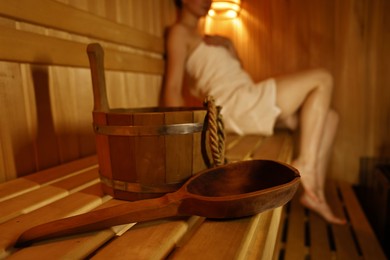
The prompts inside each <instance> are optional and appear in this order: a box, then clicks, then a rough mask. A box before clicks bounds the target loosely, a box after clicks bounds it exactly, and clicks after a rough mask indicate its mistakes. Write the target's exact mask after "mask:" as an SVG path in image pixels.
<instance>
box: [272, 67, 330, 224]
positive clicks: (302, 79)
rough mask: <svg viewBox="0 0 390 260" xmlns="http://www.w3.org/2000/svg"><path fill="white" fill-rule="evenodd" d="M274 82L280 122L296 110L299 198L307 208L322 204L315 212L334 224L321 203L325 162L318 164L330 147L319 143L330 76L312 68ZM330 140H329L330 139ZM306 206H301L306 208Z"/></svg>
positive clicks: (294, 163)
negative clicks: (299, 174) (297, 117)
mask: <svg viewBox="0 0 390 260" xmlns="http://www.w3.org/2000/svg"><path fill="white" fill-rule="evenodd" d="M276 81H277V105H278V106H279V107H280V108H281V111H282V112H281V115H280V120H281V121H288V120H290V119H291V118H292V117H293V116H294V115H295V114H297V113H298V110H300V111H299V112H300V129H301V136H300V147H299V155H298V157H297V158H296V159H295V160H294V162H293V165H294V166H295V167H296V168H298V169H299V171H300V173H301V176H302V179H301V181H302V185H303V187H304V190H305V193H304V195H303V197H304V198H307V199H306V201H310V202H311V203H310V205H313V203H324V204H323V206H324V207H321V209H318V210H316V211H317V212H318V213H320V214H321V215H322V216H323V217H324V218H326V219H327V220H329V221H331V222H334V223H336V222H337V221H333V220H334V219H333V218H330V217H329V216H333V213H332V212H331V211H330V208H329V207H328V205H327V204H326V201H325V200H323V199H324V196H323V194H324V191H323V182H324V175H325V173H326V163H325V162H321V163H319V161H320V160H323V157H324V156H325V154H326V155H327V154H329V151H328V150H330V148H331V145H327V143H322V140H324V139H323V137H324V136H323V135H324V132H325V131H324V129H326V128H329V126H327V123H328V122H327V121H328V114H329V111H330V109H329V105H330V100H331V96H332V88H333V82H332V77H331V75H330V74H329V73H328V72H327V71H325V70H321V69H316V70H308V71H304V72H300V73H295V74H291V75H287V76H283V77H280V78H277V79H276ZM336 127H337V124H336ZM326 131H329V129H327V130H326ZM332 135H333V136H334V134H333V133H331V135H330V137H332ZM330 139H332V140H333V137H332V138H330ZM332 140H331V142H330V143H332ZM328 143H329V142H328ZM324 150H326V151H324ZM319 156H321V158H320V157H319ZM309 199H310V200H309ZM322 200H323V201H322ZM306 204H307V205H305V206H309V204H308V203H306ZM311 208H313V207H311Z"/></svg>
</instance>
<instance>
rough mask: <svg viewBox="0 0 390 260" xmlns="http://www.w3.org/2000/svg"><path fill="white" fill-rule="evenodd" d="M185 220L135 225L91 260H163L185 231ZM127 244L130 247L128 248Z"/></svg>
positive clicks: (186, 226)
mask: <svg viewBox="0 0 390 260" xmlns="http://www.w3.org/2000/svg"><path fill="white" fill-rule="evenodd" d="M187 228H188V225H187V218H184V219H179V220H168V221H164V220H161V221H153V222H149V223H143V224H137V225H136V226H134V227H133V228H132V229H131V230H129V231H127V232H126V233H125V234H123V235H122V236H121V237H118V238H116V239H115V240H114V241H112V242H111V243H110V244H109V245H107V246H106V247H104V248H103V249H101V250H99V252H98V253H97V254H96V255H95V256H93V257H92V259H110V258H114V259H115V258H116V259H119V258H121V257H123V256H133V257H135V258H137V259H164V258H165V257H166V256H167V255H168V254H169V253H170V251H171V250H172V249H173V248H174V247H175V245H176V243H177V242H178V241H179V239H180V238H181V237H182V236H183V235H184V234H185V232H186V231H187ZM129 243H130V245H131V246H129Z"/></svg>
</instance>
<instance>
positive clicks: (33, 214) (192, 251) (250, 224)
mask: <svg viewBox="0 0 390 260" xmlns="http://www.w3.org/2000/svg"><path fill="white" fill-rule="evenodd" d="M31 5H33V6H31ZM29 7H30V8H29ZM42 14H45V15H42ZM59 14H60V15H59ZM0 15H1V16H3V17H7V19H8V18H9V19H14V20H18V21H19V20H20V21H27V22H29V23H31V24H36V25H40V26H44V27H48V28H54V29H56V30H59V31H64V32H67V33H73V34H76V35H79V36H82V37H87V38H86V39H87V40H85V38H83V41H81V42H79V41H77V42H76V41H70V40H67V39H63V38H58V37H56V36H55V35H54V36H46V35H40V34H35V33H31V32H25V31H22V30H17V29H14V28H9V27H4V26H1V27H0V28H1V32H2V33H1V34H0V60H4V61H11V62H24V63H28V64H40V65H45V66H46V65H47V66H51V65H56V66H72V67H88V66H89V65H88V59H87V55H86V45H87V43H89V42H91V41H98V42H100V43H101V44H102V45H103V46H104V48H105V53H106V55H105V56H106V63H105V67H106V69H107V70H112V71H114V70H119V71H130V72H132V73H153V74H155V75H157V76H158V77H161V76H162V74H163V71H164V70H163V66H164V62H163V55H162V53H163V50H164V48H163V41H162V39H161V38H158V37H155V36H151V35H149V34H147V33H144V32H141V31H138V30H134V29H132V28H129V27H126V26H123V25H119V24H116V23H113V22H110V21H108V20H105V19H103V18H101V17H97V16H95V15H92V14H90V13H87V12H83V11H81V10H78V9H75V8H72V7H70V6H68V5H64V4H60V3H57V2H54V1H48V0H36V1H13V2H12V4H10V2H9V1H0ZM63 16H69V17H72V19H65V22H64V19H59V17H63ZM85 24H88V25H93V26H95V27H98V28H100V30H99V31H94V30H91V28H90V27H88V26H85ZM59 35H61V34H60V33H59ZM49 47H50V48H49ZM134 48H136V49H142V50H141V51H134V50H133V49H134ZM21 50H23V51H21ZM83 87H86V88H88V91H91V92H92V86H91V85H90V86H83ZM91 96H92V95H91ZM91 112H92V107H91ZM91 134H93V133H92V127H91ZM292 144H293V140H292V136H291V134H290V133H288V132H286V131H280V132H277V134H275V135H274V136H271V137H267V138H265V137H262V136H234V135H230V136H228V138H227V147H226V157H227V158H228V160H229V161H237V160H248V159H273V160H279V161H282V162H287V163H288V162H290V160H291V158H292V153H293V145H292ZM330 186H331V185H330ZM331 187H332V186H331ZM341 187H343V189H341V191H343V193H342V194H344V191H346V194H347V195H343V198H347V199H345V200H344V201H345V202H348V205H349V206H347V207H346V208H347V209H348V208H349V207H352V208H353V209H352V210H351V211H348V212H350V213H351V214H350V215H352V216H354V217H353V218H352V217H351V218H350V220H351V224H352V225H351V226H353V227H354V228H355V232H354V234H355V235H354V236H352V239H353V237H355V238H356V237H357V238H358V239H355V240H353V241H358V243H355V244H359V248H360V251H357V253H358V256H360V257H361V256H363V257H365V258H367V259H369V258H370V257H371V256H373V255H377V256H378V255H379V256H382V255H381V254H380V252H381V251H380V249H378V247H376V245H377V243H375V239H373V234H372V231H370V230H371V229H370V227H369V226H368V225H364V224H363V225H362V223H364V221H362V219H363V220H364V214H362V213H361V212H359V211H358V210H356V209H354V208H358V205H357V206H356V200H354V195H353V194H352V193H350V186H348V185H343V186H341ZM333 192H335V189H333ZM348 192H349V193H348ZM336 194H338V193H336ZM333 197H337V196H333ZM332 201H333V200H332ZM334 201H337V199H334ZM350 201H352V202H350ZM118 203H123V202H122V201H119V200H115V199H112V198H111V197H110V196H108V195H105V194H103V193H102V191H101V189H100V184H99V177H98V164H97V158H96V156H94V155H92V156H88V157H84V158H81V159H78V160H74V161H72V162H69V163H65V164H62V165H59V166H55V167H51V168H49V169H46V170H43V171H39V172H37V173H34V174H31V175H28V176H25V177H21V178H17V179H14V180H11V181H8V182H5V183H2V184H0V208H1V215H0V222H1V224H0V258H5V257H8V258H10V259H18V258H19V259H26V258H29V259H34V258H37V259H39V258H42V257H45V258H51V259H55V258H70V259H81V258H95V259H107V258H132V259H151V258H153V259H161V258H171V259H190V258H191V259H258V258H262V259H272V258H274V259H276V258H278V257H285V258H289V257H290V256H291V257H292V258H294V254H297V252H298V253H299V254H300V255H299V256H298V259H299V258H300V256H302V258H303V257H304V255H307V251H308V248H310V253H311V250H312V249H313V250H314V248H318V247H317V246H315V245H314V242H313V243H312V244H311V245H310V246H308V245H307V243H306V244H304V243H303V242H305V241H306V240H305V238H304V236H303V237H302V236H301V235H300V234H305V230H306V227H307V224H300V225H296V224H295V223H307V222H309V221H306V220H307V217H305V215H304V214H302V212H304V211H303V209H302V208H299V206H296V205H298V204H297V203H296V200H293V202H292V203H291V205H290V206H289V207H286V208H285V209H283V208H282V207H280V208H277V209H274V210H269V211H266V212H264V213H261V214H258V215H255V216H252V217H249V218H241V219H234V220H225V221H215V220H209V219H204V218H201V217H197V216H193V217H190V218H171V219H164V220H159V221H152V222H147V223H138V224H134V223H129V224H126V225H121V226H116V227H112V228H111V229H107V230H102V231H97V232H92V233H88V234H80V235H75V236H71V237H64V238H60V239H55V240H50V241H45V242H42V243H37V244H34V245H32V246H29V247H26V248H14V247H13V244H14V242H15V241H16V239H17V237H18V236H19V235H20V234H21V233H22V232H23V231H24V230H26V229H28V228H30V227H32V226H35V225H37V224H40V223H44V222H47V221H50V220H54V219H58V218H63V217H67V216H71V215H76V214H80V213H83V212H87V211H91V210H94V209H98V208H102V207H108V206H110V205H115V204H118ZM335 203H336V202H335ZM336 204H337V203H336ZM295 208H297V210H294V209H295ZM356 212H357V213H356ZM312 218H313V219H316V220H313V221H316V223H317V222H319V223H322V224H318V225H315V224H313V226H312V227H316V228H319V229H321V227H322V230H323V229H324V227H326V224H325V223H324V222H323V221H322V220H321V219H318V218H316V217H315V215H314V214H313V215H311V214H310V223H312ZM294 219H295V220H294ZM294 221H295V222H294ZM305 221H306V222H305ZM283 223H284V227H285V228H284V229H283V228H282V224H283ZM286 223H287V224H286ZM351 226H350V225H348V226H346V227H333V226H332V227H331V229H332V230H334V232H333V234H334V235H335V239H334V241H335V244H336V245H337V251H335V250H334V249H333V248H332V249H330V250H328V252H330V254H333V253H334V252H336V253H337V254H338V253H339V251H342V249H344V246H343V244H342V243H343V242H344V241H347V240H346V239H344V237H345V236H346V235H345V233H346V232H344V233H343V232H341V231H339V230H344V229H347V230H349V228H350V227H351ZM356 227H357V228H356ZM311 230H312V231H313V232H314V231H315V229H313V228H312V229H311ZM325 230H329V228H327V229H326V228H325ZM315 232H317V231H315ZM326 232H328V231H326ZM370 232H371V233H370ZM316 237H317V236H316ZM318 237H319V236H318ZM312 238H314V236H312ZM361 239H365V240H361ZM313 241H314V240H313ZM337 241H341V242H340V243H341V244H340V246H339V244H338V242H337ZM348 241H349V240H348ZM300 243H301V244H300ZM302 243H303V244H302ZM347 243H350V242H347ZM362 244H364V245H362ZM365 245H367V247H368V248H369V249H368V250H365V249H364V248H365ZM321 246H324V245H323V244H322V245H321V244H320V247H319V248H322V247H321ZM324 248H325V247H324ZM363 249H364V250H363ZM348 250H352V249H351V247H345V250H343V252H344V251H348ZM291 252H292V253H291ZM348 252H349V251H348ZM355 252H356V251H355ZM345 254H346V253H345V252H344V255H345ZM351 255H352V256H356V254H355V253H352V254H351ZM312 256H313V258H314V256H315V254H314V253H313V254H312ZM340 256H343V255H342V253H340ZM294 259H297V258H294ZM340 259H343V258H340ZM375 259H380V258H375ZM383 259H384V258H383Z"/></svg>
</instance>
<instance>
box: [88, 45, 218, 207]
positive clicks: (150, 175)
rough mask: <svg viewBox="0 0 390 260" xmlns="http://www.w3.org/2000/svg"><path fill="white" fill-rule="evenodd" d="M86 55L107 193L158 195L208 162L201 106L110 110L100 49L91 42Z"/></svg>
mask: <svg viewBox="0 0 390 260" xmlns="http://www.w3.org/2000/svg"><path fill="white" fill-rule="evenodd" d="M88 56H89V59H90V66H91V74H92V83H93V94H94V111H93V123H94V131H95V136H96V149H97V155H98V162H99V172H100V178H101V183H102V188H103V191H104V192H105V193H106V194H109V195H111V196H113V197H114V198H117V199H125V200H131V201H133V200H139V199H147V198H154V197H159V196H162V195H164V194H165V193H168V192H173V191H176V190H177V189H178V188H179V187H180V186H181V185H182V184H183V183H184V182H185V181H186V180H187V179H188V178H190V177H191V176H192V175H193V174H195V173H197V172H199V171H201V170H204V169H206V168H207V167H208V165H210V164H209V162H208V158H209V157H208V155H209V154H210V153H208V152H207V147H208V144H207V143H208V138H205V137H206V135H207V132H208V131H207V130H206V128H205V127H204V121H205V119H206V114H207V109H206V108H202V107H200V108H158V107H153V108H140V109H110V108H109V106H108V101H107V94H106V86H105V78H104V68H103V49H102V48H101V47H100V45H98V44H91V45H89V46H88Z"/></svg>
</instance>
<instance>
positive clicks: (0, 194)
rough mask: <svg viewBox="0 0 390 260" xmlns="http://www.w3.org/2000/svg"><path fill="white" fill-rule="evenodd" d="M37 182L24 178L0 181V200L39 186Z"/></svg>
mask: <svg viewBox="0 0 390 260" xmlns="http://www.w3.org/2000/svg"><path fill="white" fill-rule="evenodd" d="M39 186H40V185H39V184H38V183H36V182H34V181H30V180H27V179H25V178H18V179H13V180H10V181H7V182H4V183H0V202H1V201H4V200H7V199H10V198H13V197H15V196H19V195H21V194H23V193H26V192H29V191H31V190H35V189H37V188H39Z"/></svg>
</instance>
